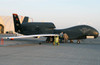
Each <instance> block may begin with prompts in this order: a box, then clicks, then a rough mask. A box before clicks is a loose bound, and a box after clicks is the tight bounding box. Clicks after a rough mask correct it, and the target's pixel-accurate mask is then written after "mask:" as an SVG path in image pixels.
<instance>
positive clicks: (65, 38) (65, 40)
mask: <svg viewBox="0 0 100 65" xmlns="http://www.w3.org/2000/svg"><path fill="white" fill-rule="evenodd" d="M63 38H64V43H67V42H68V35H67V34H66V33H64V35H63Z"/></svg>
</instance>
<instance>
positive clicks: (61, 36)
mask: <svg viewBox="0 0 100 65" xmlns="http://www.w3.org/2000/svg"><path fill="white" fill-rule="evenodd" d="M60 42H63V32H61V33H60Z"/></svg>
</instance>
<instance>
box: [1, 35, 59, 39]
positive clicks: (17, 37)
mask: <svg viewBox="0 0 100 65" xmlns="http://www.w3.org/2000/svg"><path fill="white" fill-rule="evenodd" d="M44 36H59V35H58V34H38V35H24V36H14V37H3V39H11V40H14V39H19V38H31V37H44Z"/></svg>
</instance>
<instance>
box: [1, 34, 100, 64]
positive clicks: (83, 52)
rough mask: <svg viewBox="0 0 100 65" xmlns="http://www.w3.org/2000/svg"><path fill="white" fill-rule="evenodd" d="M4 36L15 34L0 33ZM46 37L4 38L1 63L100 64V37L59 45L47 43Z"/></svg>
mask: <svg viewBox="0 0 100 65" xmlns="http://www.w3.org/2000/svg"><path fill="white" fill-rule="evenodd" d="M4 36H13V35H0V37H4ZM45 39H46V38H44V37H41V38H40V39H33V38H28V39H15V40H4V45H0V65H100V37H98V38H97V39H86V40H82V41H81V43H80V44H77V43H76V41H74V43H60V45H59V46H57V45H55V46H53V45H52V43H45V42H44V41H45ZM39 42H42V44H41V45H39Z"/></svg>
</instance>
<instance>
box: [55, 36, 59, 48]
mask: <svg viewBox="0 0 100 65" xmlns="http://www.w3.org/2000/svg"><path fill="white" fill-rule="evenodd" d="M55 44H57V45H58V46H59V44H60V43H59V36H54V42H53V45H55Z"/></svg>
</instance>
